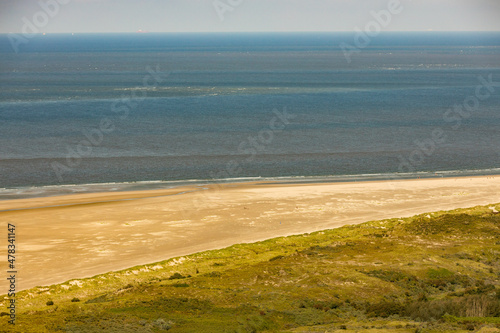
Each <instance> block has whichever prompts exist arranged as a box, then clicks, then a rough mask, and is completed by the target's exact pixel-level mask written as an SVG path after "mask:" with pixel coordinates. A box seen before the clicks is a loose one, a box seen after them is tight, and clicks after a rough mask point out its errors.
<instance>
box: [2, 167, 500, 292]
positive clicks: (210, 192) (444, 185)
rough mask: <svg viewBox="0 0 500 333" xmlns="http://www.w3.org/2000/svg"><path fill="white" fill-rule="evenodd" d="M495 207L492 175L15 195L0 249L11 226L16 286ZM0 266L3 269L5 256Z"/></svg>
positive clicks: (499, 198) (497, 181) (497, 196)
mask: <svg viewBox="0 0 500 333" xmlns="http://www.w3.org/2000/svg"><path fill="white" fill-rule="evenodd" d="M498 202H500V176H496V177H495V176H481V177H463V178H438V179H414V180H398V181H367V182H349V183H347V182H346V183H321V184H320V183H318V184H280V183H265V184H264V183H258V182H253V183H239V184H223V185H214V184H212V185H206V186H199V185H192V186H184V187H179V188H173V189H166V190H151V191H136V192H108V193H87V194H74V195H65V196H55V197H45V198H31V199H16V200H5V201H0V221H1V222H0V223H1V228H2V230H3V232H2V234H3V235H4V236H3V237H2V239H1V241H0V245H1V249H2V253H5V252H6V249H7V246H6V245H7V244H6V239H7V236H6V229H7V224H8V223H12V224H14V225H15V226H16V241H17V250H18V251H17V254H16V255H17V257H16V261H17V270H18V290H22V289H28V288H31V287H34V286H41V285H50V284H54V283H59V282H63V281H66V280H69V279H76V278H84V277H89V276H93V275H96V274H100V273H105V272H109V271H113V270H119V269H124V268H127V267H131V266H134V265H139V264H146V263H152V262H155V261H160V260H164V259H168V258H171V257H175V256H182V255H187V254H190V253H194V252H199V251H203V250H209V249H216V248H222V247H226V246H229V245H232V244H237V243H245V242H254V241H259V240H264V239H268V238H272V237H277V236H286V235H292V234H300V233H306V232H313V231H317V230H322V229H329V228H336V227H340V226H342V225H346V224H355V223H362V222H366V221H370V220H377V219H383V218H397V217H407V216H412V215H415V214H420V213H425V212H432V211H438V210H451V209H456V208H466V207H472V206H477V205H487V204H493V203H498ZM3 257H4V258H5V257H6V256H5V255H4V256H3ZM0 270H2V271H4V272H5V271H7V262H6V261H5V260H3V261H2V262H0ZM0 281H1V282H0V290H2V291H3V290H6V286H7V283H6V280H5V279H2V280H0ZM1 293H4V292H1Z"/></svg>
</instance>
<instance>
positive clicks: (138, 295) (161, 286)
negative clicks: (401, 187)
mask: <svg viewBox="0 0 500 333" xmlns="http://www.w3.org/2000/svg"><path fill="white" fill-rule="evenodd" d="M497 210H500V204H497V205H490V206H484V207H474V208H470V209H459V210H454V211H449V212H435V213H429V214H422V215H418V216H415V217H411V218H394V219H388V220H382V221H372V222H367V223H363V224H359V225H351V226H345V227H342V228H338V229H333V230H324V231H319V232H315V233H310V234H304V235H297V236H290V237H280V238H274V239H270V240H267V241H263V242H258V243H253V244H239V245H234V246H231V247H228V248H225V249H222V250H214V251H206V252H201V253H196V254H193V255H189V256H185V257H180V258H173V259H170V260H166V261H163V262H159V263H154V264H148V265H143V266H137V267H133V268H130V269H126V270H122V271H118V272H111V273H107V274H102V275H98V276H94V277H92V278H86V279H79V280H71V281H68V282H65V283H62V284H58V285H52V286H47V287H36V288H33V289H30V290H26V291H23V292H20V293H18V295H17V303H18V309H17V321H16V325H15V329H14V330H8V329H9V327H8V326H9V325H7V321H8V317H7V316H6V313H3V314H2V315H3V316H2V317H1V318H0V327H1V329H3V330H5V329H7V332H11V331H13V332H16V331H17V332H166V331H168V332H172V333H173V332H357V331H367V332H386V331H390V332H446V331H463V332H466V331H473V330H476V331H481V332H496V331H498V328H500V284H499V281H500V260H499V259H500V214H497V213H496V212H497ZM5 304H6V303H5V300H4V305H5ZM3 308H5V306H4V307H3ZM1 329H0V330H1Z"/></svg>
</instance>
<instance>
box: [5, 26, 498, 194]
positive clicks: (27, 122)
mask: <svg viewBox="0 0 500 333" xmlns="http://www.w3.org/2000/svg"><path fill="white" fill-rule="evenodd" d="M11 37H12V36H11ZM341 43H349V44H352V45H353V44H354V36H353V35H352V34H348V33H301V34H292V33H288V34H75V35H71V34H61V35H57V34H55V35H50V34H48V35H45V36H42V35H38V36H36V37H33V38H31V39H30V40H29V41H28V42H27V43H26V44H23V45H20V47H19V50H18V51H19V52H17V53H16V52H14V50H13V48H12V46H11V44H10V43H9V36H8V35H0V188H12V187H26V186H45V185H57V184H89V183H108V182H134V181H156V180H165V181H173V180H188V179H224V178H245V177H294V176H332V175H333V176H338V175H350V176H352V177H355V176H356V175H362V174H389V173H415V172H429V173H435V172H443V171H449V170H459V171H460V170H462V171H463V170H476V171H477V172H480V173H481V172H482V173H492V172H497V171H498V170H494V169H498V168H500V145H499V143H500V126H499V125H500V34H498V33H381V34H380V35H379V36H377V37H374V38H372V40H371V41H370V44H369V45H368V46H367V47H364V48H362V49H358V51H359V52H355V53H352V54H351V55H350V60H351V61H350V62H348V61H347V59H346V57H345V54H344V52H343V51H342V49H341V48H340V46H339V45H341ZM487 81H492V82H493V84H486V83H485V82H487ZM468 110H469V111H468Z"/></svg>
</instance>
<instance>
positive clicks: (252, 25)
mask: <svg viewBox="0 0 500 333" xmlns="http://www.w3.org/2000/svg"><path fill="white" fill-rule="evenodd" d="M391 1H395V2H398V1H400V3H401V9H402V10H401V12H400V13H398V14H394V15H392V17H391V18H390V23H389V24H388V25H387V26H386V27H384V28H383V30H384V31H425V30H435V31H457V30H458V31H500V0H0V32H2V33H7V32H22V29H23V26H24V28H25V31H28V32H31V30H30V25H31V29H33V27H34V29H35V31H36V32H47V33H50V32H134V31H137V30H139V29H142V30H146V31H151V32H181V31H187V32H194V31H206V32H211V31H353V30H354V29H355V27H359V28H360V29H362V30H363V29H364V27H365V25H366V24H367V23H369V22H371V21H373V20H374V19H373V17H372V16H371V14H370V11H377V12H378V11H381V10H384V9H387V7H388V4H389V2H391ZM42 4H47V6H46V9H43V6H42ZM54 4H56V5H54ZM216 8H217V9H216Z"/></svg>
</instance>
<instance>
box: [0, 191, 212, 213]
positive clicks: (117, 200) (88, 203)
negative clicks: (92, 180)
mask: <svg viewBox="0 0 500 333" xmlns="http://www.w3.org/2000/svg"><path fill="white" fill-rule="evenodd" d="M204 190H208V188H199V189H196V190H192V191H183V192H179V193H174V194H165V195H154V196H148V197H140V198H128V199H115V200H104V201H89V202H79V203H69V204H62V205H52V206H38V207H28V208H13V209H5V210H0V213H4V212H15V211H21V210H33V209H45V208H56V207H70V206H81V205H91V204H100V203H110V202H120V201H133V200H140V199H151V198H161V197H171V196H174V195H181V194H186V193H191V192H197V191H204ZM100 193H102V192H100Z"/></svg>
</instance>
